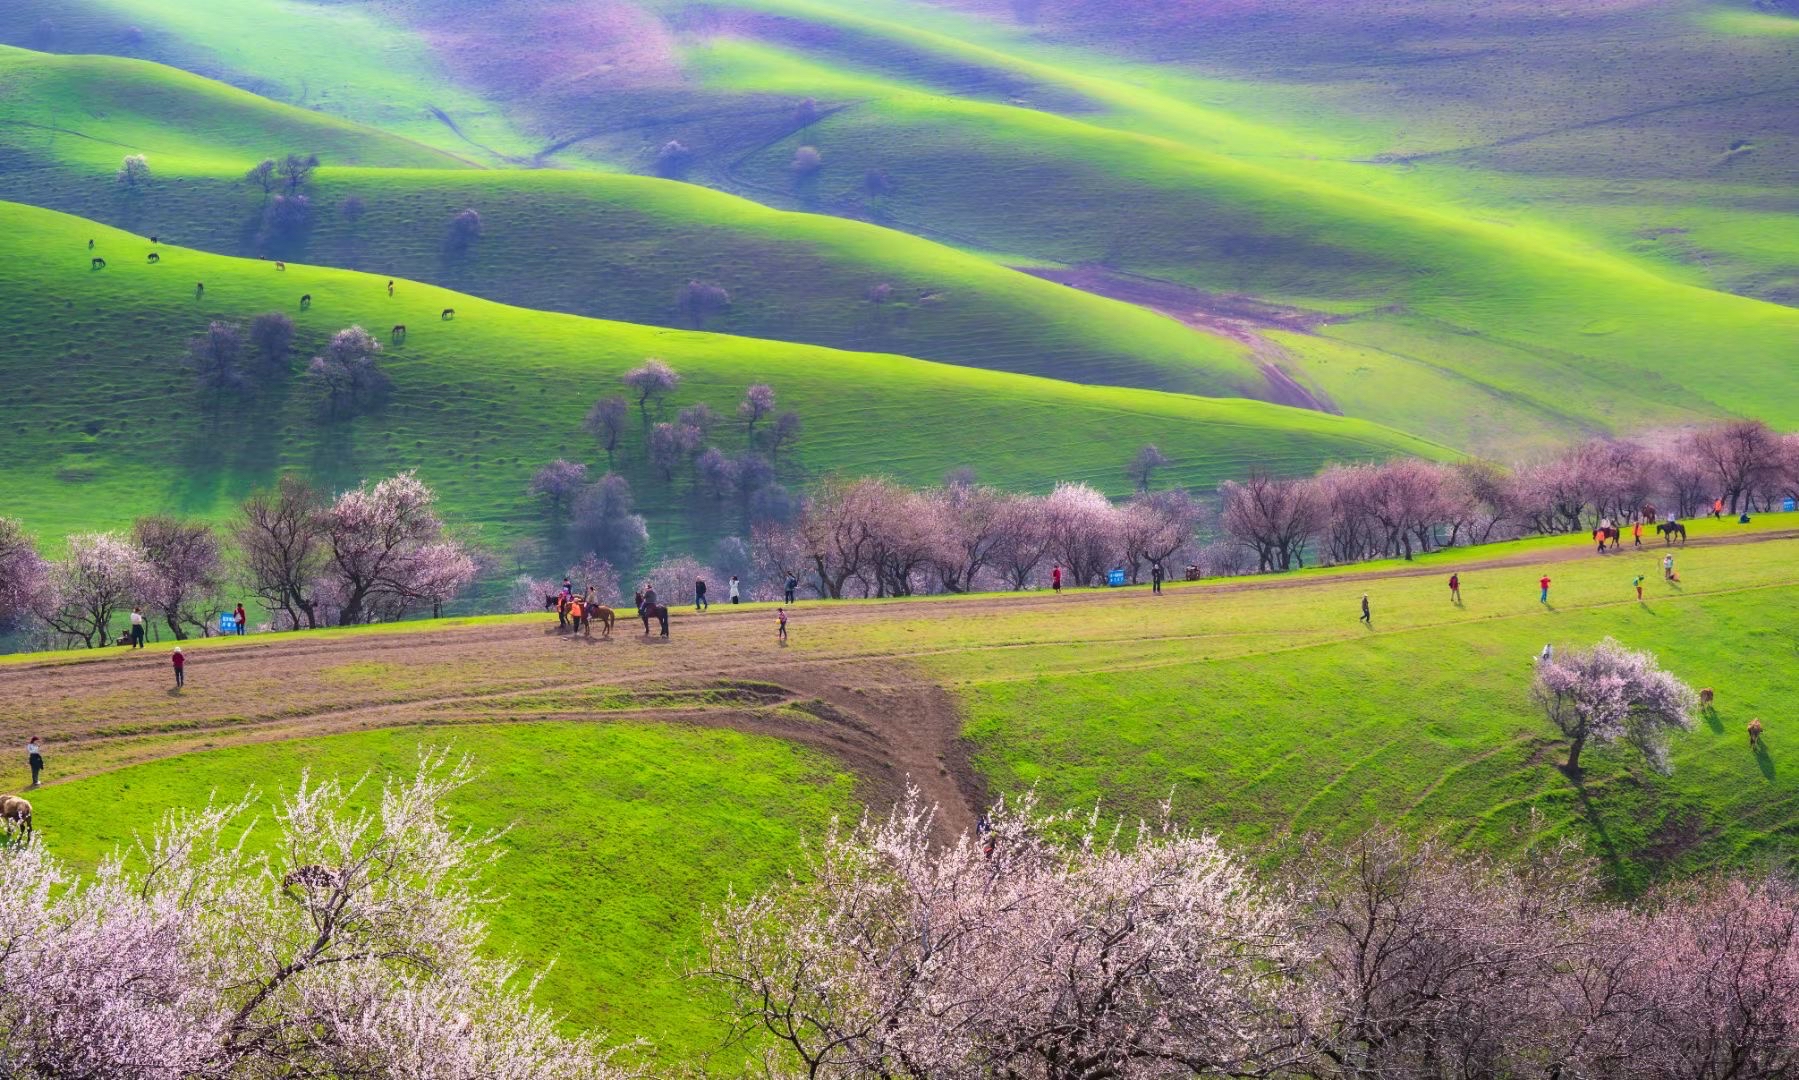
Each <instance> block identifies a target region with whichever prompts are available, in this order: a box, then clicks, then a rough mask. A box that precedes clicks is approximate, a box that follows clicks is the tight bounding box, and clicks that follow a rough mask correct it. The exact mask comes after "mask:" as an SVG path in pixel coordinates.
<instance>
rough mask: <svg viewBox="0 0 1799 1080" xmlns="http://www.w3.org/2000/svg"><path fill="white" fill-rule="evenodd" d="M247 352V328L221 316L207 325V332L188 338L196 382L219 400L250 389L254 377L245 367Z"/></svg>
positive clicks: (208, 394) (189, 354) (188, 354)
mask: <svg viewBox="0 0 1799 1080" xmlns="http://www.w3.org/2000/svg"><path fill="white" fill-rule="evenodd" d="M243 351H244V333H243V328H242V327H240V326H238V325H237V324H236V323H229V322H224V321H222V320H218V319H214V320H213V321H212V322H211V323H209V324H207V327H206V332H205V333H203V334H196V335H194V336H193V337H191V338H189V339H188V342H187V358H188V363H189V365H191V366H192V367H193V369H194V382H195V384H196V385H197V386H198V387H199V389H200V393H201V394H202V395H206V396H210V397H212V398H214V399H215V401H216V399H218V398H219V397H222V396H223V395H225V394H237V393H242V392H243V391H245V390H247V389H249V386H250V380H249V379H248V378H247V377H246V376H245V375H244V372H243V367H242V358H243Z"/></svg>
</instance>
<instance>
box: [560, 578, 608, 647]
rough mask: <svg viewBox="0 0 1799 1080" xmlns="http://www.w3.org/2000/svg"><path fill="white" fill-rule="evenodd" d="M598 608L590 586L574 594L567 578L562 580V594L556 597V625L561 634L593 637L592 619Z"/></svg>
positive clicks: (592, 588)
mask: <svg viewBox="0 0 1799 1080" xmlns="http://www.w3.org/2000/svg"><path fill="white" fill-rule="evenodd" d="M599 607H600V602H599V600H598V598H597V597H596V595H595V591H594V587H593V586H592V585H589V586H587V588H586V589H585V590H584V591H582V592H579V593H577V592H575V590H574V586H573V584H572V583H570V581H569V579H568V578H563V579H562V592H561V593H559V594H557V597H556V624H557V626H558V628H559V629H561V631H562V632H563V633H574V634H580V635H582V636H583V637H592V636H593V617H594V614H595V612H596V611H597V610H598V608H599Z"/></svg>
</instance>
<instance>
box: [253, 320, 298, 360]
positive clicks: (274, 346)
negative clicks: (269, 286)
mask: <svg viewBox="0 0 1799 1080" xmlns="http://www.w3.org/2000/svg"><path fill="white" fill-rule="evenodd" d="M250 345H251V346H252V347H253V348H255V350H256V355H257V359H258V360H260V361H261V366H262V368H263V370H264V371H265V372H267V373H270V374H273V373H278V372H286V371H287V369H288V364H289V362H290V358H291V357H292V356H293V351H294V321H293V319H291V318H289V317H288V316H287V314H286V313H284V312H280V311H268V312H264V313H263V314H261V315H258V316H256V317H255V318H254V319H251V320H250Z"/></svg>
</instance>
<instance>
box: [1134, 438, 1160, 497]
mask: <svg viewBox="0 0 1799 1080" xmlns="http://www.w3.org/2000/svg"><path fill="white" fill-rule="evenodd" d="M1166 464H1168V456H1167V455H1166V454H1164V453H1162V451H1160V450H1158V449H1156V446H1155V444H1154V443H1150V444H1149V445H1147V446H1145V447H1143V449H1141V450H1139V451H1137V456H1136V457H1134V458H1132V459H1131V463H1130V465H1129V466H1127V467H1126V468H1125V470H1124V474H1125V476H1126V477H1128V478H1129V479H1130V481H1131V483H1133V484H1135V485H1136V486H1137V490H1138V491H1139V492H1142V493H1145V494H1147V493H1148V492H1149V483H1150V481H1151V480H1152V479H1154V477H1155V475H1156V470H1157V469H1160V468H1161V467H1162V466H1164V465H1166Z"/></svg>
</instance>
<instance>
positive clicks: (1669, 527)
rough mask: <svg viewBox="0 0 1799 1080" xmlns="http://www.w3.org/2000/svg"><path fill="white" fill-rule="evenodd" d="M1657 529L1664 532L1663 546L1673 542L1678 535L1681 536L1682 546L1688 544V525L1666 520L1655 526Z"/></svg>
mask: <svg viewBox="0 0 1799 1080" xmlns="http://www.w3.org/2000/svg"><path fill="white" fill-rule="evenodd" d="M1655 531H1656V532H1658V533H1661V534H1662V546H1663V547H1667V546H1668V545H1669V544H1672V543H1673V542H1674V538H1675V537H1676V536H1678V537H1680V546H1681V547H1686V546H1687V527H1686V526H1685V525H1682V524H1681V523H1680V522H1678V521H1664V522H1662V523H1660V524H1659V525H1657V526H1656V527H1655Z"/></svg>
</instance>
